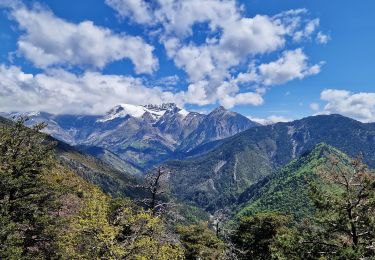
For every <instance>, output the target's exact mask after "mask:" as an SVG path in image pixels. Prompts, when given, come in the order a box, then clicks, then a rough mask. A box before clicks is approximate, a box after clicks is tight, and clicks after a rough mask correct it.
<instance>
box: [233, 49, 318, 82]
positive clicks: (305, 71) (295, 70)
mask: <svg viewBox="0 0 375 260" xmlns="http://www.w3.org/2000/svg"><path fill="white" fill-rule="evenodd" d="M323 64H324V63H319V64H314V65H310V64H309V63H308V57H307V56H306V54H305V53H304V52H303V50H302V49H296V50H291V51H290V50H289V51H284V52H283V53H282V55H281V57H280V58H279V59H277V60H275V61H272V62H270V63H264V64H260V65H259V66H257V67H254V66H251V67H250V71H249V72H248V73H240V74H239V75H238V77H237V79H236V80H237V81H239V82H241V83H243V82H255V83H258V84H261V85H264V86H272V85H280V84H283V83H286V82H288V81H291V80H294V79H303V78H305V77H307V76H310V75H315V74H318V73H319V72H320V70H321V66H322V65H323Z"/></svg>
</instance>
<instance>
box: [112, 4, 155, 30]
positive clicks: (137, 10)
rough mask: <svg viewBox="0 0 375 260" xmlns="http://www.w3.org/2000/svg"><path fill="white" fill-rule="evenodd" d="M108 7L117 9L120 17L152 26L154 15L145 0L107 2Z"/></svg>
mask: <svg viewBox="0 0 375 260" xmlns="http://www.w3.org/2000/svg"><path fill="white" fill-rule="evenodd" d="M105 2H106V3H107V5H109V6H110V7H112V8H113V9H116V10H117V12H118V13H119V15H120V16H122V17H129V18H131V19H132V20H134V21H135V22H136V23H139V24H150V23H152V21H153V15H152V12H151V10H150V7H149V5H148V3H147V2H145V1H143V0H105Z"/></svg>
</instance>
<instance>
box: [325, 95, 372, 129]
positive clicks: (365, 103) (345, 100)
mask: <svg viewBox="0 0 375 260" xmlns="http://www.w3.org/2000/svg"><path fill="white" fill-rule="evenodd" d="M321 99H322V100H324V101H326V102H327V104H326V105H325V106H324V109H323V111H321V112H320V113H322V114H335V113H336V114H342V115H344V116H349V117H352V118H354V119H357V120H359V121H362V122H374V121H375V93H371V92H370V93H369V92H360V93H353V92H350V91H347V90H337V89H326V90H324V91H322V93H321Z"/></svg>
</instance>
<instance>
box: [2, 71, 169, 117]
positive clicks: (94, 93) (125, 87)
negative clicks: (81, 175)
mask: <svg viewBox="0 0 375 260" xmlns="http://www.w3.org/2000/svg"><path fill="white" fill-rule="evenodd" d="M175 99H176V98H175V96H174V94H173V93H171V92H168V91H163V90H162V89H160V88H148V87H145V86H144V84H143V81H142V80H141V79H139V78H133V77H126V76H118V75H102V74H100V73H98V72H86V73H84V74H83V75H80V76H77V75H75V74H72V73H70V72H66V71H64V70H61V69H55V70H50V71H49V72H48V73H39V74H35V75H33V74H27V73H25V72H23V71H22V70H21V69H20V68H19V67H15V66H10V67H8V66H5V65H0V111H20V110H22V111H48V112H52V113H77V114H81V113H85V114H102V113H104V112H105V111H107V110H108V109H110V108H112V107H113V106H114V105H116V104H119V103H129V104H149V103H156V104H158V103H162V102H173V101H175Z"/></svg>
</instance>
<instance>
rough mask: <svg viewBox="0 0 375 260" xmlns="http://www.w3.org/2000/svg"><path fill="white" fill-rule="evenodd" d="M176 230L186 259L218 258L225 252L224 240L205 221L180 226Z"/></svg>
mask: <svg viewBox="0 0 375 260" xmlns="http://www.w3.org/2000/svg"><path fill="white" fill-rule="evenodd" d="M176 231H177V234H179V235H180V239H181V243H182V245H183V246H184V248H185V258H186V259H218V258H220V257H221V256H222V255H223V254H224V244H223V242H222V241H221V240H220V239H218V238H217V237H216V235H215V233H214V232H213V231H212V230H210V229H209V228H208V227H207V225H205V224H204V223H200V224H197V225H188V226H178V227H177V230H176Z"/></svg>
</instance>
